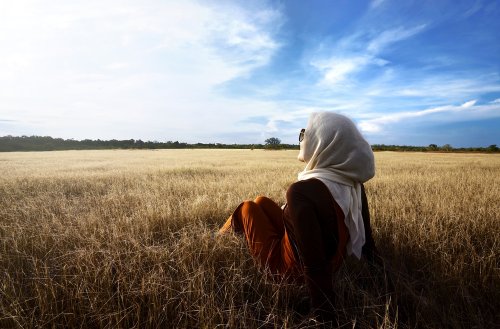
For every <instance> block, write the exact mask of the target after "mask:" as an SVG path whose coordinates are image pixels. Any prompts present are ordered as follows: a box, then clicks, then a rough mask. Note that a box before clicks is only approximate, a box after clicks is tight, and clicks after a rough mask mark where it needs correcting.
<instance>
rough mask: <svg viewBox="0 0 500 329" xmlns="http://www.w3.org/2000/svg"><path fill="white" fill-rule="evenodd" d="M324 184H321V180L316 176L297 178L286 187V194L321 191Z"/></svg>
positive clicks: (323, 189) (323, 188)
mask: <svg viewBox="0 0 500 329" xmlns="http://www.w3.org/2000/svg"><path fill="white" fill-rule="evenodd" d="M325 188H326V186H325V184H323V182H322V181H320V180H319V179H316V178H311V179H306V180H299V181H296V182H295V183H293V184H291V185H290V186H289V187H288V191H287V194H289V193H290V194H294V193H306V194H310V193H322V192H324V191H325Z"/></svg>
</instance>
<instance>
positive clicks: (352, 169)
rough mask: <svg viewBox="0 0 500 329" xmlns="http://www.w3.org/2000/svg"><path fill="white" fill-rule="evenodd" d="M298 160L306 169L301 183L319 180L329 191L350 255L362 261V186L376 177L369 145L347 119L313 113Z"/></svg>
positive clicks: (300, 176)
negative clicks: (339, 213)
mask: <svg viewBox="0 0 500 329" xmlns="http://www.w3.org/2000/svg"><path fill="white" fill-rule="evenodd" d="M300 147H301V151H300V154H299V157H301V158H303V160H304V162H306V167H305V168H304V170H303V171H302V172H300V173H299V176H298V179H299V180H306V179H311V178H316V179H319V180H320V181H322V182H323V183H324V184H325V185H326V186H327V187H328V189H329V190H330V193H331V194H332V196H333V198H334V199H335V201H336V202H337V203H338V204H339V206H340V207H341V208H342V211H343V212H344V216H345V217H344V222H345V224H346V227H347V229H348V231H349V236H350V239H349V242H348V244H347V254H348V255H352V254H354V255H355V256H356V257H357V258H361V249H362V247H363V245H364V243H365V229H364V224H363V217H362V214H361V208H362V202H361V184H362V183H364V182H366V181H368V180H369V179H371V178H372V177H373V176H374V175H375V162H374V157H373V152H372V149H371V147H370V144H368V142H367V141H366V140H365V139H364V138H363V136H362V135H361V133H360V132H359V130H358V129H357V128H356V125H355V124H354V123H353V122H352V121H351V120H350V119H349V118H347V117H345V116H343V115H340V114H337V113H332V112H315V113H312V114H311V116H310V118H309V122H308V124H307V127H306V130H305V133H304V139H303V140H302V142H301V144H300Z"/></svg>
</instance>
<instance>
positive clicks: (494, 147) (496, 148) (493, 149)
mask: <svg viewBox="0 0 500 329" xmlns="http://www.w3.org/2000/svg"><path fill="white" fill-rule="evenodd" d="M497 151H498V147H497V145H496V144H491V145H490V146H488V152H497Z"/></svg>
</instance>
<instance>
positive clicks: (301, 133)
mask: <svg viewBox="0 0 500 329" xmlns="http://www.w3.org/2000/svg"><path fill="white" fill-rule="evenodd" d="M305 132H306V130H305V129H304V128H302V129H301V130H300V134H299V143H300V142H302V141H303V140H304V134H305Z"/></svg>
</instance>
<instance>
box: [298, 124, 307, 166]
mask: <svg viewBox="0 0 500 329" xmlns="http://www.w3.org/2000/svg"><path fill="white" fill-rule="evenodd" d="M305 137H306V136H305V129H302V130H301V131H300V134H299V145H300V151H299V156H298V157H297V159H298V160H299V161H302V162H305V160H304V152H305V143H304V139H305Z"/></svg>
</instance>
